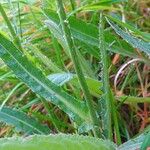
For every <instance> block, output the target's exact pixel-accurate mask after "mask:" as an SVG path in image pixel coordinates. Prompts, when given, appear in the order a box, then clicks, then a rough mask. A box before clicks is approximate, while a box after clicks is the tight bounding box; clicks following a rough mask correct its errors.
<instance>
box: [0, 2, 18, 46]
mask: <svg viewBox="0 0 150 150" xmlns="http://www.w3.org/2000/svg"><path fill="white" fill-rule="evenodd" d="M0 12H1V14H2V16H3V18H4V20H5V22H6V24H7V26H8V29H9V31H10V33H11V35H12V37H13V40H14V43H15V44H16V45H17V46H18V48H20V49H21V44H20V40H19V38H18V36H17V35H16V33H15V30H14V28H13V26H12V25H11V22H10V20H9V18H8V17H7V15H6V13H5V11H4V9H3V6H2V4H0Z"/></svg>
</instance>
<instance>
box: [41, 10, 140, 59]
mask: <svg viewBox="0 0 150 150" xmlns="http://www.w3.org/2000/svg"><path fill="white" fill-rule="evenodd" d="M43 13H44V14H45V16H46V17H47V18H48V20H49V21H50V22H51V23H53V24H54V26H53V28H52V27H51V30H52V29H54V28H56V27H57V28H56V30H59V18H58V15H57V14H56V13H55V12H54V11H51V10H49V9H43ZM68 21H69V24H70V31H71V34H72V36H73V37H74V38H75V39H76V40H78V41H81V42H83V43H85V44H86V45H87V46H88V45H90V46H93V47H94V48H93V51H95V52H94V53H95V54H97V53H98V49H99V40H98V38H99V35H98V28H97V27H96V26H95V25H93V24H90V23H88V24H87V23H85V22H84V21H82V20H78V19H76V18H74V17H70V18H68ZM83 27H84V28H83ZM59 33H60V32H58V34H59ZM60 34H61V33H60ZM104 36H105V38H106V43H107V47H108V50H109V51H112V52H115V53H119V54H122V55H125V56H130V57H133V58H137V57H138V55H137V54H136V53H135V51H134V50H133V48H132V47H130V46H129V45H128V44H127V43H126V42H125V41H121V44H123V47H120V44H116V45H115V44H113V45H112V46H111V47H110V46H109V45H111V43H112V42H113V41H116V38H115V37H114V35H113V34H112V33H111V32H110V31H109V30H108V31H104ZM117 40H119V39H117ZM95 47H96V48H97V49H96V48H95ZM86 50H87V49H86ZM87 52H88V53H90V54H91V55H93V52H90V51H87ZM95 57H96V56H95Z"/></svg>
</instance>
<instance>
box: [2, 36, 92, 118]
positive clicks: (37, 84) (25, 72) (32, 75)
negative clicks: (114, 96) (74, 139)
mask: <svg viewBox="0 0 150 150" xmlns="http://www.w3.org/2000/svg"><path fill="white" fill-rule="evenodd" d="M0 57H1V58H2V59H3V60H4V62H5V63H6V64H7V65H8V66H9V67H10V68H11V69H12V70H13V71H14V73H15V74H16V75H17V77H18V78H20V79H21V80H22V81H23V82H25V83H26V84H27V85H28V86H29V87H30V88H31V89H32V90H33V91H34V92H35V93H37V94H39V95H40V96H41V97H44V98H45V99H46V100H48V101H51V102H52V103H53V104H55V105H57V106H58V107H60V108H61V109H62V110H63V111H64V112H66V113H68V115H69V116H70V117H71V118H72V119H75V120H76V121H77V120H78V119H79V120H80V119H81V118H82V119H83V120H90V119H88V117H89V116H88V113H87V111H88V110H87V107H86V106H85V104H84V103H81V102H79V101H78V100H76V99H75V98H74V97H72V96H70V95H69V94H67V93H66V92H64V91H63V90H62V89H61V88H60V87H58V86H57V85H55V84H54V83H52V82H50V81H49V80H48V79H47V78H46V77H45V76H44V75H43V74H42V72H41V71H40V70H39V69H37V68H36V67H35V66H34V65H33V64H32V63H30V62H29V61H28V59H27V58H26V57H25V56H24V55H23V53H21V52H20V51H19V50H18V49H17V48H16V47H15V46H14V45H13V43H12V42H10V41H9V40H8V39H7V38H6V37H4V36H3V35H2V34H0ZM77 118H78V119H77Z"/></svg>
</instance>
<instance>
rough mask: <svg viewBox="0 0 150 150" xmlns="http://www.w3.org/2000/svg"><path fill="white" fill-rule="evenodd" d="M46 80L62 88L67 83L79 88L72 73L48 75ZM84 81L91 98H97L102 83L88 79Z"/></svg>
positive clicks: (75, 76) (100, 92)
mask: <svg viewBox="0 0 150 150" xmlns="http://www.w3.org/2000/svg"><path fill="white" fill-rule="evenodd" d="M48 79H49V80H50V81H52V82H53V83H55V84H57V85H59V86H62V85H64V84H66V83H68V82H69V83H72V84H74V85H76V86H79V83H78V78H77V75H76V74H72V73H55V74H50V75H48ZM85 79H86V82H87V85H88V87H89V90H90V92H91V94H92V95H93V96H96V97H99V96H100V95H101V94H102V91H101V90H100V88H101V86H102V83H101V82H100V81H98V80H96V79H93V78H90V77H85Z"/></svg>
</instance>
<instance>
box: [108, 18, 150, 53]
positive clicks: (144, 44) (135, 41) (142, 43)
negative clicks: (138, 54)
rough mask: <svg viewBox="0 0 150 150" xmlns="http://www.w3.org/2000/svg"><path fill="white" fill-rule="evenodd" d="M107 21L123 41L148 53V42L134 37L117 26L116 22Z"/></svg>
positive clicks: (149, 43) (149, 46)
mask: <svg viewBox="0 0 150 150" xmlns="http://www.w3.org/2000/svg"><path fill="white" fill-rule="evenodd" d="M107 21H108V23H109V24H110V26H111V27H112V28H113V29H114V30H115V32H116V33H117V34H118V35H119V36H121V37H122V38H123V39H124V40H125V41H127V42H128V43H129V44H131V45H132V46H133V47H134V48H138V49H139V50H141V51H143V52H145V53H147V54H150V42H145V41H143V40H141V39H138V38H136V37H133V36H132V35H131V34H129V33H127V32H125V31H123V30H122V29H121V28H119V27H118V26H117V25H116V24H114V23H113V22H111V21H110V20H108V19H107Z"/></svg>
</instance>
